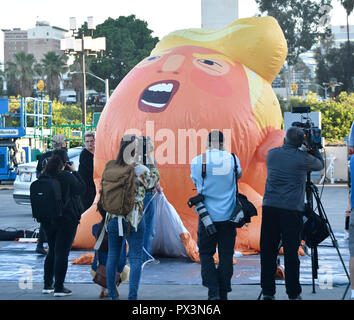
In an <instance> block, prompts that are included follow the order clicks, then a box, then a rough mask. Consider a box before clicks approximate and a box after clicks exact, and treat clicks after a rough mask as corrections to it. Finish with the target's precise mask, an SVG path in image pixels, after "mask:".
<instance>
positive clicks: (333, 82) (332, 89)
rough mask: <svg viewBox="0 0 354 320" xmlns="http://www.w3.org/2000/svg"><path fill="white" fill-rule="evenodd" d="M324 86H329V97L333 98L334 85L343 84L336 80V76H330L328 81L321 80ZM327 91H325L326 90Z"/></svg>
mask: <svg viewBox="0 0 354 320" xmlns="http://www.w3.org/2000/svg"><path fill="white" fill-rule="evenodd" d="M322 84H323V85H324V86H328V87H327V89H328V88H331V97H332V98H333V97H334V94H335V91H336V87H340V86H342V85H343V83H342V82H337V79H336V78H331V79H330V80H329V83H327V82H323V83H322ZM326 92H327V91H326Z"/></svg>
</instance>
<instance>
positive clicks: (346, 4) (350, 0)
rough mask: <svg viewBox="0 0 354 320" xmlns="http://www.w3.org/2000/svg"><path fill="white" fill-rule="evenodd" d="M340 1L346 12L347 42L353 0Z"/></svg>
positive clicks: (353, 5)
mask: <svg viewBox="0 0 354 320" xmlns="http://www.w3.org/2000/svg"><path fill="white" fill-rule="evenodd" d="M340 2H341V4H342V6H343V8H344V9H345V11H346V12H347V40H348V43H349V42H350V39H349V16H350V14H351V13H352V11H353V9H354V0H341V1H340Z"/></svg>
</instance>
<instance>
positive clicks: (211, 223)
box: [188, 131, 242, 300]
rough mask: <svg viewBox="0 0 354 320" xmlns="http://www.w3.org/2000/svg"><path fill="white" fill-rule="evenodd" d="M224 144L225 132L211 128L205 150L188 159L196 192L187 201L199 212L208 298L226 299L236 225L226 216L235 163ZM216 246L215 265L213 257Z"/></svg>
mask: <svg viewBox="0 0 354 320" xmlns="http://www.w3.org/2000/svg"><path fill="white" fill-rule="evenodd" d="M224 144H225V140H224V136H223V134H222V133H221V132H220V131H212V132H210V133H209V135H208V139H207V150H206V152H205V153H204V154H201V155H199V156H197V157H196V158H194V159H193V160H192V163H191V179H192V180H193V182H194V184H195V185H196V187H197V190H198V195H197V196H196V197H193V198H191V199H190V200H189V202H188V205H189V206H190V207H191V206H193V205H195V211H196V212H197V213H198V215H199V224H198V241H197V244H198V247H199V256H200V263H201V276H202V283H203V285H204V286H205V287H207V288H208V299H209V300H217V299H221V300H227V293H228V292H230V291H231V277H232V274H233V264H232V263H233V254H234V247H235V238H236V229H235V227H234V226H233V225H232V223H230V222H229V219H230V217H231V214H232V213H233V211H234V210H235V208H236V196H235V190H236V189H235V188H236V179H235V171H234V170H235V164H234V159H233V157H232V155H231V154H230V153H228V152H227V151H225V150H224ZM235 158H236V161H237V166H238V171H237V176H238V178H241V175H242V171H241V166H240V162H239V160H238V158H237V157H235ZM203 169H204V170H203ZM203 173H204V174H203ZM216 246H217V247H218V254H219V265H218V268H216V266H215V263H214V259H213V256H214V254H215V252H216Z"/></svg>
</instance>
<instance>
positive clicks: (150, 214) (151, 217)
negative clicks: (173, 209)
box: [143, 192, 156, 261]
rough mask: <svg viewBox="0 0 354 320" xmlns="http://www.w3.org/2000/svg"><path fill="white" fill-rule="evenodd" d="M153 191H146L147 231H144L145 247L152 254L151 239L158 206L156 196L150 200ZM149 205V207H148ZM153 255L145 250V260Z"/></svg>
mask: <svg viewBox="0 0 354 320" xmlns="http://www.w3.org/2000/svg"><path fill="white" fill-rule="evenodd" d="M153 195H154V194H153V193H152V192H146V195H145V198H144V210H145V208H146V210H145V212H144V216H143V219H144V221H145V232H144V248H145V250H146V251H147V252H148V253H149V254H150V255H151V251H152V250H151V241H152V239H153V238H154V235H155V208H156V198H154V199H153V200H152V201H150V200H151V199H152V197H153ZM146 206H147V207H146ZM149 259H151V257H150V256H149V255H148V254H146V252H145V251H143V261H147V260H149Z"/></svg>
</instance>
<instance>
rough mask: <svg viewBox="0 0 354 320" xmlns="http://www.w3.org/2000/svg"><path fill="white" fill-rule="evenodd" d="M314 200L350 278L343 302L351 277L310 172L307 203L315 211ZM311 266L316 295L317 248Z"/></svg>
mask: <svg viewBox="0 0 354 320" xmlns="http://www.w3.org/2000/svg"><path fill="white" fill-rule="evenodd" d="M313 198H315V200H316V204H317V210H318V214H319V216H320V217H321V218H322V219H323V220H324V221H325V222H326V225H327V228H328V231H329V236H330V238H331V241H332V245H333V247H334V248H335V249H336V251H337V254H338V257H339V259H340V261H341V263H342V266H343V269H344V271H345V274H346V276H347V278H348V281H349V284H348V286H347V288H346V290H345V292H344V295H343V297H342V300H344V298H345V296H346V294H347V291H348V289H349V286H350V276H349V273H348V270H347V268H346V266H345V263H344V261H343V258H342V255H341V253H340V251H339V248H338V242H337V240H336V238H335V236H334V233H333V230H332V228H331V225H330V223H329V221H328V218H327V216H326V212H325V210H324V208H323V205H322V203H321V199H320V196H319V192H318V188H317V186H315V185H314V184H313V183H312V181H311V172H308V173H307V179H306V201H307V203H306V204H307V206H308V207H309V208H310V209H311V210H313ZM311 264H312V293H316V289H315V279H317V278H318V272H317V270H318V268H319V265H318V250H317V246H316V245H315V246H313V248H311Z"/></svg>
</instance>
